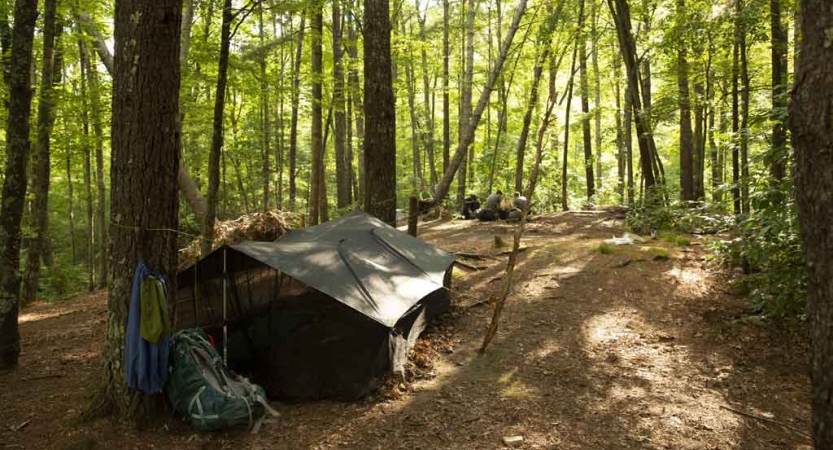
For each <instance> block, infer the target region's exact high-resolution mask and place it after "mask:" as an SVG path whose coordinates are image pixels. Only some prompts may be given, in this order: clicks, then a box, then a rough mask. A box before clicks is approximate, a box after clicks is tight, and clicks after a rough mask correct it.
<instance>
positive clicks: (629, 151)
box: [622, 83, 636, 206]
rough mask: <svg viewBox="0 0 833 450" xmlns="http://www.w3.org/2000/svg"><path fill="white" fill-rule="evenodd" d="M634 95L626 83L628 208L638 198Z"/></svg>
mask: <svg viewBox="0 0 833 450" xmlns="http://www.w3.org/2000/svg"><path fill="white" fill-rule="evenodd" d="M632 99H633V94H632V93H631V88H630V86H629V85H628V84H627V83H625V102H624V103H625V111H624V112H623V113H622V115H623V117H622V120H623V121H624V126H623V128H624V130H623V132H624V141H625V166H626V169H627V173H628V177H627V178H628V179H627V185H628V206H633V204H634V201H635V199H636V196H635V195H634V187H633V100H632Z"/></svg>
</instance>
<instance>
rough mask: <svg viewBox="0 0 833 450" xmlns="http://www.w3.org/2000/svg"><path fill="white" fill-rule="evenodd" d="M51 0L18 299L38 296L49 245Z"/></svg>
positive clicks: (55, 29) (54, 28) (54, 25)
mask: <svg viewBox="0 0 833 450" xmlns="http://www.w3.org/2000/svg"><path fill="white" fill-rule="evenodd" d="M55 3H56V2H55V0H46V2H45V3H44V19H43V59H42V61H41V89H40V96H39V99H38V125H37V132H36V134H37V142H36V144H35V148H34V152H32V162H31V165H32V169H31V173H32V179H31V182H32V187H31V188H32V193H33V195H32V197H33V199H32V213H33V215H34V217H33V221H34V228H35V233H36V236H35V238H34V239H32V240H31V241H29V247H28V248H27V249H26V269H25V272H24V274H23V288H22V289H23V290H22V294H21V301H23V302H24V303H28V302H31V301H33V300H35V299H36V298H37V296H38V285H39V281H40V266H41V259H44V260H45V259H46V258H45V253H46V249H47V246H48V245H49V242H48V241H49V177H50V168H51V163H50V145H49V144H50V140H49V138H50V135H51V134H52V127H53V126H54V125H55V106H56V103H57V98H56V95H55V93H54V86H55V85H56V82H55V79H54V78H55V76H56V75H57V77H58V79H59V80H60V74H61V69H60V68H58V70H55V43H56V37H60V34H61V32H60V25H59V24H60V20H59V19H57V18H56V5H55Z"/></svg>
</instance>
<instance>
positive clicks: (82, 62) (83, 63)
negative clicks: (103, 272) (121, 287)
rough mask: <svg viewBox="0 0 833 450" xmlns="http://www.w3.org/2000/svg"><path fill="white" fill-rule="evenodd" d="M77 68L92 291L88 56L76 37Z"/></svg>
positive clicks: (88, 258) (93, 286) (93, 264)
mask: <svg viewBox="0 0 833 450" xmlns="http://www.w3.org/2000/svg"><path fill="white" fill-rule="evenodd" d="M78 55H79V62H78V68H79V70H80V73H81V92H80V94H81V95H80V97H81V131H82V132H83V135H84V137H83V140H82V150H81V151H82V154H83V155H84V200H85V203H86V208H85V212H86V213H87V233H86V234H87V246H86V247H87V289H88V290H89V291H92V290H93V289H94V288H95V248H96V247H95V240H96V232H95V229H96V226H97V224H96V223H95V220H94V219H93V217H94V212H95V210H94V209H93V203H94V200H93V188H92V146H91V145H90V142H91V138H90V112H89V104H88V103H87V98H88V92H87V65H88V64H89V61H88V59H89V57H88V56H87V49H86V47H85V45H84V40H83V39H82V38H81V37H79V38H78Z"/></svg>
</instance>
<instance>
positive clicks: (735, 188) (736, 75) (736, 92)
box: [732, 0, 742, 215]
mask: <svg viewBox="0 0 833 450" xmlns="http://www.w3.org/2000/svg"><path fill="white" fill-rule="evenodd" d="M735 8H736V12H735V16H736V17H735V24H734V28H735V30H734V34H733V39H732V205H733V208H734V211H735V214H738V215H739V214H740V213H741V212H742V211H741V198H740V153H739V150H740V132H741V129H740V86H739V83H740V35H741V33H742V31H741V25H740V14H739V12H738V11H739V10H740V8H742V5H741V0H737V2H736V3H735Z"/></svg>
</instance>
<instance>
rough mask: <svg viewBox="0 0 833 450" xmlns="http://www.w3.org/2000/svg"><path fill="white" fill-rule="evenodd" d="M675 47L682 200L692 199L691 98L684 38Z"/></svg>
mask: <svg viewBox="0 0 833 450" xmlns="http://www.w3.org/2000/svg"><path fill="white" fill-rule="evenodd" d="M685 8H686V6H685V0H677V29H678V32H679V33H681V34H682V33H684V31H683V30H684V27H685V26H686V23H685V21H686V19H685ZM679 46H680V47H679V48H678V49H677V89H678V98H677V101H678V104H679V107H680V189H681V191H682V195H681V198H682V200H683V201H692V200H694V141H693V135H692V131H691V99H690V98H689V89H688V61H686V57H687V53H688V51H687V48H686V40H685V38H684V37H682V38H681V39H680V42H679Z"/></svg>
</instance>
